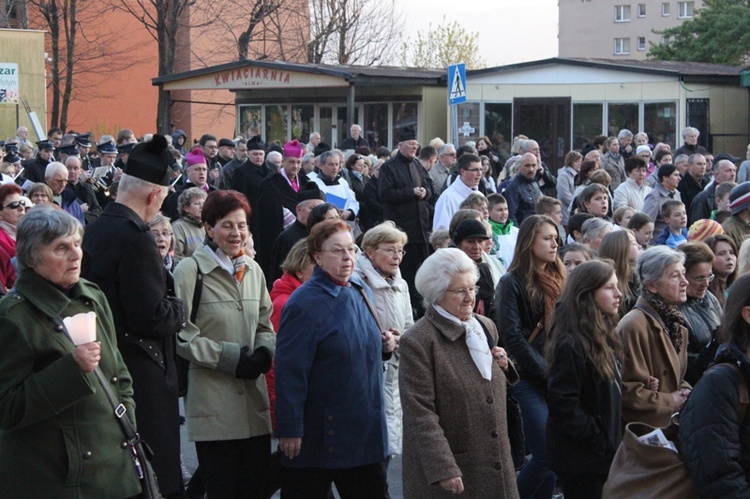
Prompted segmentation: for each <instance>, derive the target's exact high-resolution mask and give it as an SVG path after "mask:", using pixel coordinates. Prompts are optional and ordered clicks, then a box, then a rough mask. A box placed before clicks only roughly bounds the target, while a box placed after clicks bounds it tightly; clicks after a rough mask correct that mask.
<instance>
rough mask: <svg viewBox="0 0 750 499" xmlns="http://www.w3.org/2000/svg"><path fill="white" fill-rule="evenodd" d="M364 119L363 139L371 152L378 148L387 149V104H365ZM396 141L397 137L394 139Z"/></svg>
mask: <svg viewBox="0 0 750 499" xmlns="http://www.w3.org/2000/svg"><path fill="white" fill-rule="evenodd" d="M364 107H365V119H364V120H363V123H362V128H363V129H364V132H363V133H364V137H365V139H367V142H368V143H369V144H370V149H372V150H373V151H374V150H375V149H377V148H378V147H380V146H385V147H388V103H386V102H379V103H376V104H365V106H364ZM395 139H396V140H398V137H395Z"/></svg>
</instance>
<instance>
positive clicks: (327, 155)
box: [318, 151, 333, 165]
mask: <svg viewBox="0 0 750 499" xmlns="http://www.w3.org/2000/svg"><path fill="white" fill-rule="evenodd" d="M332 155H333V151H326V152H324V153H322V154H321V155H320V156H319V157H318V159H319V160H320V164H321V165H324V164H326V161H328V158H330V157H331V156H332Z"/></svg>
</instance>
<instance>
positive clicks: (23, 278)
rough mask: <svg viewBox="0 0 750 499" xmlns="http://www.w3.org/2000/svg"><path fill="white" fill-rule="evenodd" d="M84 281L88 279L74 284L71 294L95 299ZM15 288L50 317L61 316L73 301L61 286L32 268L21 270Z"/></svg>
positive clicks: (75, 296) (76, 296) (74, 296)
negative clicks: (84, 284)
mask: <svg viewBox="0 0 750 499" xmlns="http://www.w3.org/2000/svg"><path fill="white" fill-rule="evenodd" d="M82 282H86V281H83V280H81V281H78V282H77V283H76V284H75V285H74V286H73V288H72V290H71V296H72V297H73V298H80V297H84V298H88V299H90V300H94V299H95V298H94V296H92V295H91V294H90V293H89V292H88V289H86V287H84V286H83V284H82ZM15 290H16V291H17V292H18V294H20V295H21V296H23V297H24V298H25V299H26V300H28V301H29V303H31V304H32V305H34V306H35V307H36V308H38V309H39V310H41V311H42V313H43V314H44V315H46V316H48V317H58V316H60V315H61V314H62V313H63V311H64V310H65V309H66V308H67V307H68V305H69V304H70V302H71V299H70V298H68V297H67V296H66V295H65V293H63V292H62V291H61V290H60V288H58V287H57V286H55V285H54V284H52V283H51V282H49V281H48V280H47V279H45V278H43V277H42V276H40V275H39V274H37V273H36V272H34V271H33V270H31V269H27V270H23V271H22V272H21V275H20V276H19V277H18V280H17V281H16V284H15Z"/></svg>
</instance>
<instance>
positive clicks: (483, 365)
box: [434, 304, 494, 381]
mask: <svg viewBox="0 0 750 499" xmlns="http://www.w3.org/2000/svg"><path fill="white" fill-rule="evenodd" d="M434 307H435V310H436V311H437V313H438V314H440V315H442V316H443V317H445V318H446V319H448V320H449V321H451V322H453V323H455V324H459V325H461V326H463V328H464V331H466V346H467V347H468V348H469V354H470V355H471V360H473V361H474V365H475V366H477V369H478V370H479V374H481V375H482V377H483V378H484V379H486V380H488V381H490V380H492V363H493V362H494V359H493V358H492V352H491V351H490V347H489V345H487V336H486V335H485V334H484V328H482V325H481V324H480V323H479V321H478V320H477V318H476V317H474V316H473V315H472V316H471V317H469V320H467V321H462V320H461V319H459V318H458V317H456V316H455V315H453V314H451V313H449V312H448V311H447V310H445V309H444V308H443V307H441V306H440V305H437V304H436V305H434Z"/></svg>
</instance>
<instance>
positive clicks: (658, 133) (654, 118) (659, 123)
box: [643, 101, 677, 144]
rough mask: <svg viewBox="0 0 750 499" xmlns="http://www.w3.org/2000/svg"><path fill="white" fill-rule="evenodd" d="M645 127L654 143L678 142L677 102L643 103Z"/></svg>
mask: <svg viewBox="0 0 750 499" xmlns="http://www.w3.org/2000/svg"><path fill="white" fill-rule="evenodd" d="M643 127H644V129H645V130H646V132H648V134H649V135H650V136H651V137H653V140H654V143H658V142H664V143H665V144H675V143H677V141H676V137H677V103H676V102H675V101H669V102H648V103H644V104H643Z"/></svg>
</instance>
